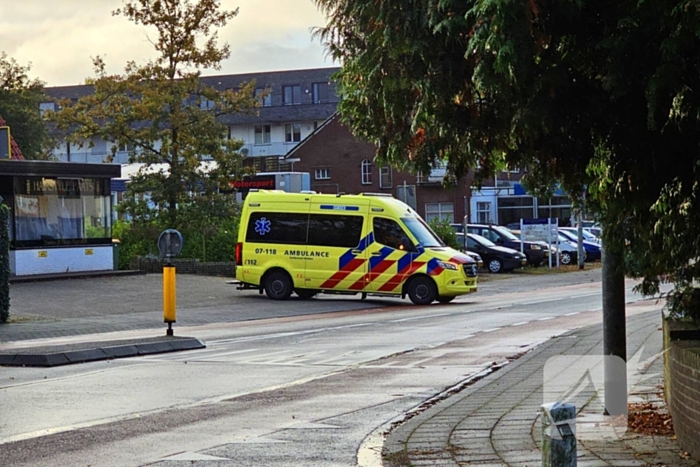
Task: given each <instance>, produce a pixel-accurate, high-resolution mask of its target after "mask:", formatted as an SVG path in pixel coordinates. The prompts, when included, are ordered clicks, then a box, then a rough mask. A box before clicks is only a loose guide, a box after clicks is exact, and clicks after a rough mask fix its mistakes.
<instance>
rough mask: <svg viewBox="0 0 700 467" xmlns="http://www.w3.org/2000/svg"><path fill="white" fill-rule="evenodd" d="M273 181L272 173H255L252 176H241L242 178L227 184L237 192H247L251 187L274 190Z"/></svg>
mask: <svg viewBox="0 0 700 467" xmlns="http://www.w3.org/2000/svg"><path fill="white" fill-rule="evenodd" d="M275 183H276V182H275V176H274V175H255V176H253V177H249V176H246V177H243V180H235V181H233V182H229V185H231V187H232V188H235V189H236V190H238V191H239V192H242V193H247V192H248V191H249V190H250V189H251V188H254V189H258V190H274V189H275V188H276V186H275Z"/></svg>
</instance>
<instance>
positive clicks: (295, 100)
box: [282, 85, 301, 105]
mask: <svg viewBox="0 0 700 467" xmlns="http://www.w3.org/2000/svg"><path fill="white" fill-rule="evenodd" d="M282 103H283V104H284V105H297V104H301V86H299V85H296V86H282Z"/></svg>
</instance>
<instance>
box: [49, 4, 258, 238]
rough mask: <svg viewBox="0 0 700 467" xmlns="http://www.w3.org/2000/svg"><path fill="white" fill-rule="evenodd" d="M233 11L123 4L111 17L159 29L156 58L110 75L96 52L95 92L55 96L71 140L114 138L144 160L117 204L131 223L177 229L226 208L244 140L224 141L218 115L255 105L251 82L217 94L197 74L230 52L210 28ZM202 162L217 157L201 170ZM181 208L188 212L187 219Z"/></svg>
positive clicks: (62, 125)
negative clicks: (226, 191) (224, 190)
mask: <svg viewBox="0 0 700 467" xmlns="http://www.w3.org/2000/svg"><path fill="white" fill-rule="evenodd" d="M237 13H238V10H235V11H220V9H219V0H193V1H190V0H134V1H129V2H127V3H126V4H125V5H124V7H123V8H121V9H118V10H116V11H114V12H113V14H114V15H123V16H124V17H126V18H127V19H128V20H130V21H132V22H134V23H136V24H141V25H144V26H146V27H152V28H155V29H156V30H157V35H158V36H157V39H156V40H155V41H154V42H153V45H154V48H155V50H156V52H157V53H158V54H159V55H158V57H157V58H156V59H155V60H152V61H149V62H148V63H146V64H145V65H137V64H136V63H135V62H129V63H128V64H127V65H126V68H125V72H124V75H108V74H107V73H106V71H105V63H104V61H103V60H102V58H100V57H97V58H95V59H93V62H94V66H95V72H96V77H95V78H94V80H91V81H90V83H89V84H91V85H92V86H93V91H94V92H93V93H92V94H91V95H89V96H86V97H83V98H81V99H79V100H78V101H77V102H75V103H72V102H70V101H68V100H64V101H61V102H60V104H61V106H62V110H61V111H59V112H57V113H55V114H54V115H53V116H52V119H53V120H54V121H55V122H56V123H57V125H58V127H59V128H61V129H63V130H67V131H70V132H71V133H70V138H71V140H72V141H74V142H77V143H79V142H82V141H86V140H87V141H89V140H90V139H91V138H93V137H100V138H102V139H104V140H105V141H112V142H113V146H112V154H114V153H115V152H116V150H117V147H118V146H127V147H128V148H130V161H131V162H137V163H143V164H145V165H144V168H143V170H142V172H141V173H140V174H138V175H137V176H135V177H134V178H132V180H131V182H130V183H129V184H128V191H127V194H126V197H125V200H124V202H123V203H121V206H120V209H122V210H123V211H125V212H127V213H128V214H129V215H130V216H131V217H132V218H133V219H134V220H135V221H137V222H139V221H153V220H157V221H160V222H162V224H163V225H167V226H169V227H173V228H178V227H180V226H181V225H185V226H187V225H191V223H192V222H193V221H194V220H196V219H197V218H198V217H197V216H198V215H202V214H203V213H202V211H201V210H202V209H210V208H211V211H212V212H215V213H220V212H221V210H222V209H223V210H224V211H227V210H229V211H230V210H231V209H232V201H231V200H230V198H231V197H230V196H222V195H220V194H219V188H220V186H222V185H226V186H228V181H229V180H230V178H231V177H233V176H235V175H237V174H239V173H240V171H241V161H242V155H241V154H240V152H239V151H238V150H239V149H240V147H241V145H242V142H241V141H237V140H232V139H228V137H227V131H226V127H225V126H224V125H223V124H221V123H220V122H219V121H218V120H217V117H219V116H220V115H222V114H229V113H242V112H249V111H251V110H252V109H253V108H254V107H255V100H254V98H253V93H254V86H255V83H248V84H246V85H244V86H242V87H241V88H240V89H239V90H226V91H218V90H216V89H214V88H213V87H210V86H206V85H204V84H203V83H201V82H200V79H199V78H200V74H201V70H203V69H210V68H213V69H219V68H220V62H221V61H222V60H224V59H226V58H228V57H229V55H230V49H229V46H228V44H224V45H221V46H220V45H218V43H217V41H218V37H217V32H216V30H215V29H216V28H219V27H223V26H224V25H225V24H226V23H227V22H228V20H230V19H231V18H233V17H235V16H236V15H237ZM207 159H210V160H212V161H213V162H214V164H210V165H209V166H207V167H204V166H203V164H202V162H203V161H204V160H207ZM193 205H194V206H197V209H193V208H192V207H193ZM185 211H189V212H192V213H193V215H194V217H190V216H188V217H186V218H183V217H182V216H181V215H180V214H179V213H181V212H185Z"/></svg>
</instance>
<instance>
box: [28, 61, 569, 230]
mask: <svg viewBox="0 0 700 467" xmlns="http://www.w3.org/2000/svg"><path fill="white" fill-rule="evenodd" d="M338 70H339V68H338V67H328V68H316V69H306V70H287V71H274V72H261V73H245V74H235V75H218V76H205V77H202V78H201V81H202V83H204V84H206V85H208V86H212V87H214V88H216V89H219V90H221V91H224V90H227V89H238V88H240V86H241V85H242V84H243V83H248V82H251V81H253V80H254V81H255V82H256V89H255V94H256V95H257V96H259V97H260V108H258V109H257V112H256V113H251V114H230V115H224V116H222V117H220V118H221V122H222V123H224V124H225V125H226V127H227V128H228V135H229V138H235V139H238V140H242V141H243V148H242V152H243V153H244V155H245V156H246V159H245V161H244V163H245V164H246V165H248V166H252V167H254V169H255V171H256V172H300V171H301V172H308V173H309V174H310V177H311V189H312V190H316V191H319V192H330V193H360V192H378V193H388V194H392V195H393V196H395V197H396V198H398V199H401V200H403V201H405V202H406V203H407V204H409V205H410V206H412V207H413V208H414V209H415V210H416V211H417V212H418V213H420V215H421V216H423V217H424V218H425V219H426V220H430V219H432V218H439V219H450V220H451V221H453V222H461V221H462V220H463V219H465V217H466V219H468V220H469V221H470V222H490V223H497V224H502V225H506V224H508V223H511V222H517V221H518V220H519V219H520V218H521V217H523V218H532V217H560V218H568V217H570V215H571V204H570V201H569V199H568V198H567V197H566V196H565V194H563V193H559V194H557V196H556V197H555V198H553V199H552V200H538V199H537V198H534V197H532V196H530V195H529V194H527V193H526V192H525V190H524V188H523V187H522V185H521V184H520V183H519V182H520V177H521V176H522V173H520V171H519V170H512V171H505V172H502V173H500V174H498V176H497V177H495V178H494V180H493V181H486V182H485V183H484V184H483V186H482V188H481V189H480V190H477V189H476V188H475V189H473V190H472V187H471V178H470V177H468V178H466V179H464V180H460V181H459V183H458V184H457V186H456V187H455V188H453V189H446V188H444V187H443V185H442V182H443V178H444V175H445V171H444V169H440V168H437V169H434V170H432V171H431V173H430V174H422V175H418V176H416V175H411V174H409V173H406V172H399V171H397V170H395V169H392V168H390V167H380V166H377V165H376V164H375V163H374V154H375V147H374V146H373V145H371V144H368V143H366V142H362V141H359V140H357V139H356V138H355V137H354V136H353V135H352V134H351V133H350V131H349V130H348V129H347V128H346V127H345V126H343V125H342V124H341V123H340V119H339V118H338V115H337V114H336V110H337V106H338V103H339V100H340V99H339V96H338V94H337V92H336V86H335V83H334V82H333V80H332V75H333V74H334V73H335V72H336V71H338ZM46 92H47V94H48V95H49V96H50V97H52V98H55V99H58V98H69V99H73V100H77V99H78V98H80V97H83V96H85V95H87V94H89V93H91V92H92V88H91V86H87V85H80V86H61V87H51V88H47V89H46ZM191 104H192V105H199V106H200V107H201V108H203V109H206V108H208V107H207V106H209V105H211V104H212V103H211V102H206V101H203V102H200V101H199V100H198V98H197V97H196V96H195V97H193V99H192V102H191ZM40 108H41V109H42V110H46V109H55V103H54V102H46V103H42V104H41V106H40ZM91 143H92V144H90V142H85V144H83V145H82V146H76V145H73V144H70V143H68V142H66V141H64V142H62V143H61V144H60V145H59V147H58V148H56V150H55V151H54V156H55V158H56V159H57V160H59V161H70V162H83V163H85V162H88V163H100V162H104V161H105V160H106V158H107V156H108V155H110V154H111V146H112V143H111V142H109V141H102V140H100V139H97V138H95V139H93V140H92V142H91ZM129 150H130V148H129V147H119V148H118V150H117V153H116V157H115V160H113V162H114V163H117V164H126V163H127V162H128V158H129ZM119 183H120V182H119V181H118V180H115V181H113V187H116V186H117V185H119V186H118V188H116V189H115V191H123V190H124V186H123V185H124V183H123V182H121V184H119ZM115 196H116V195H115ZM115 201H116V199H115ZM550 201H551V202H552V205H551V208H550ZM550 214H551V215H550Z"/></svg>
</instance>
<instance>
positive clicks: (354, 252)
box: [351, 250, 362, 255]
mask: <svg viewBox="0 0 700 467" xmlns="http://www.w3.org/2000/svg"><path fill="white" fill-rule="evenodd" d="M351 253H352V254H353V255H360V254H362V250H352V251H351Z"/></svg>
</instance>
